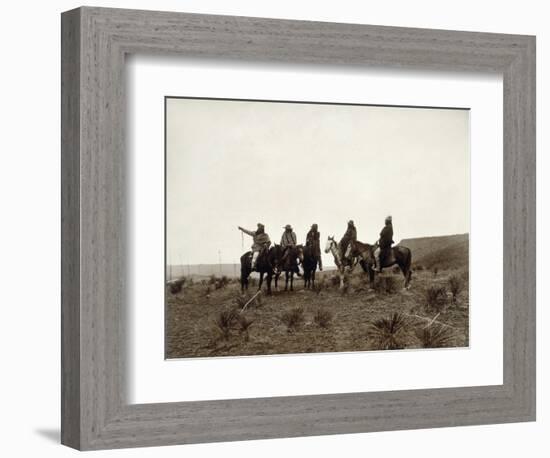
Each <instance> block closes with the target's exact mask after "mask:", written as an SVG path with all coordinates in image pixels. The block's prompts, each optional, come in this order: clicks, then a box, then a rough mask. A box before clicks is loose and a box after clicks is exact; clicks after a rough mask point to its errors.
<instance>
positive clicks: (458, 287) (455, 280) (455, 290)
mask: <svg viewBox="0 0 550 458" xmlns="http://www.w3.org/2000/svg"><path fill="white" fill-rule="evenodd" d="M463 286H464V283H463V282H462V279H461V278H460V277H459V276H458V275H451V276H450V277H449V290H450V291H451V294H452V301H453V304H456V299H457V297H458V295H459V294H460V292H461V291H462V287H463Z"/></svg>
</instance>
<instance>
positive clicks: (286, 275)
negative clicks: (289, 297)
mask: <svg viewBox="0 0 550 458" xmlns="http://www.w3.org/2000/svg"><path fill="white" fill-rule="evenodd" d="M285 291H288V270H285Z"/></svg>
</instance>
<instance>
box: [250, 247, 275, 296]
mask: <svg viewBox="0 0 550 458" xmlns="http://www.w3.org/2000/svg"><path fill="white" fill-rule="evenodd" d="M281 255H282V249H281V247H280V245H274V246H272V247H271V248H269V249H265V250H263V251H262V252H261V253H260V254H259V256H258V259H257V261H256V271H257V272H259V273H260V281H259V285H258V289H259V290H260V289H262V283H263V280H264V274H265V275H266V284H267V294H271V279H272V278H273V272H274V270H275V269H276V268H277V267H278V264H279V262H280V261H279V260H280V258H281ZM251 273H252V252H251V251H247V252H246V253H245V254H243V255H242V256H241V292H242V293H244V291H245V290H246V289H248V277H249V276H250V274H251Z"/></svg>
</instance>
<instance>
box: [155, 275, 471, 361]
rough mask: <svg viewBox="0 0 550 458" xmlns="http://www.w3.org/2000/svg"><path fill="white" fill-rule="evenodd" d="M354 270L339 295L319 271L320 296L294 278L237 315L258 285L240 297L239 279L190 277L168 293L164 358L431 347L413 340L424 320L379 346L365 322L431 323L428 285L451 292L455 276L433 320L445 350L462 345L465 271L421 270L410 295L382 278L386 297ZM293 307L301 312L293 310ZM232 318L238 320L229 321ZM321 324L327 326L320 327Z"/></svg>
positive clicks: (466, 308) (398, 284)
mask: <svg viewBox="0 0 550 458" xmlns="http://www.w3.org/2000/svg"><path fill="white" fill-rule="evenodd" d="M359 271H360V269H356V270H355V272H354V273H353V274H352V275H350V276H349V279H348V281H347V283H348V285H349V288H350V289H349V291H348V293H347V294H345V295H342V294H341V292H340V289H339V279H338V277H337V276H336V275H335V274H334V271H326V272H322V273H321V274H319V273H318V274H317V279H316V285H321V287H320V288H319V289H320V291H316V290H313V291H311V290H305V289H304V288H303V282H302V281H297V282H295V285H294V286H295V291H294V292H292V293H291V292H283V291H281V292H277V291H274V292H273V295H272V296H267V295H265V294H261V295H259V296H258V298H257V300H254V301H252V302H251V303H250V304H249V305H248V306H247V308H246V311H245V313H238V312H239V311H240V310H242V307H243V306H244V304H245V303H246V302H247V301H248V300H249V299H250V298H251V297H252V296H253V295H254V294H255V293H256V291H257V289H256V288H257V287H256V288H254V287H253V286H250V289H249V291H248V292H247V293H246V294H245V295H241V294H240V284H239V282H238V281H230V282H228V283H227V285H226V286H225V287H223V288H219V289H215V288H214V286H213V285H209V284H208V283H209V279H208V278H207V279H206V282H205V283H206V284H202V281H201V279H198V280H197V279H195V282H194V284H193V285H189V284H188V282H186V283H185V288H184V289H185V294H184V295H171V294H167V296H166V298H167V308H166V313H167V316H166V348H167V356H168V358H181V357H195V356H200V357H205V356H233V355H271V354H289V353H310V352H341V351H342V352H349V351H368V350H374V349H378V348H384V347H392V348H393V347H402V348H405V349H409V348H425V345H434V346H435V345H439V344H438V343H437V342H436V343H433V344H431V343H429V342H430V340H429V339H430V338H432V336H427V337H426V338H424V336H423V335H420V334H419V335H417V332H416V331H417V328H418V329H422V327H423V326H425V325H426V323H427V322H426V321H421V320H418V321H416V320H414V322H412V321H411V323H410V324H408V325H407V326H405V327H404V328H403V329H402V330H401V331H400V332H397V333H395V332H393V334H394V336H393V339H394V342H391V341H390V342H389V344H388V342H386V343H384V339H383V338H381V337H379V338H376V339H374V338H373V337H374V336H373V335H371V334H372V327H371V324H372V323H375V322H377V321H379V320H381V319H386V320H388V319H390V318H391V317H392V315H393V314H395V313H402V314H416V315H419V316H424V317H426V318H428V319H431V318H433V317H434V316H435V315H436V313H439V312H437V311H435V310H432V309H431V308H430V307H428V306H427V300H426V295H427V290H428V289H429V288H431V287H434V288H441V287H444V288H446V289H447V288H449V285H448V282H449V279H450V277H451V276H452V275H458V276H459V277H460V278H461V279H462V281H463V283H464V287H463V289H462V291H461V292H460V294H459V295H458V296H457V297H456V302H457V303H456V304H455V305H454V306H452V307H445V306H443V307H441V312H440V315H439V316H438V317H437V321H438V322H442V323H445V324H447V325H450V326H452V327H453V328H454V329H453V333H454V339H453V341H452V342H451V341H445V342H443V345H444V346H468V344H469V336H468V335H469V330H468V312H469V294H468V293H469V291H468V287H467V284H468V283H467V282H468V273H467V271H466V272H464V271H463V270H462V269H455V270H440V272H439V275H438V278H437V279H434V278H433V273H432V271H431V270H428V269H425V270H424V271H420V272H417V273H416V275H415V276H414V278H413V282H412V283H411V288H410V289H409V290H403V289H402V285H403V277H402V275H392V274H387V276H388V277H392V278H393V279H394V280H390V281H394V283H395V285H394V286H395V287H396V290H395V292H392V293H387V292H385V291H384V289H381V290H380V291H373V290H371V289H370V288H369V287H368V282H367V281H366V275H365V274H363V273H361V272H359ZM382 276H386V274H384V275H382ZM331 278H335V280H331ZM218 280H220V279H219V278H218ZM333 281H334V286H332V282H333ZM207 289H208V294H206V293H207ZM391 289H392V290H393V287H391ZM446 302H447V301H446ZM448 302H449V303H450V298H449V300H448ZM260 305H261V307H260ZM295 309H298V310H301V311H302V312H295V311H294V310H295ZM325 314H326V315H327V316H328V315H329V314H330V315H331V318H330V320H329V319H328V318H324V317H322V315H325ZM231 315H233V316H234V317H237V318H236V319H233V320H232V319H231ZM243 315H246V321H247V322H248V321H250V324H245V325H244V326H245V328H246V329H243V325H242V324H241V322H240V321H239V316H243ZM283 316H288V318H284V320H285V321H287V322H288V323H289V324H290V329H289V327H288V326H287V324H286V322H285V321H283ZM323 323H325V325H326V327H323V326H324V325H323ZM243 324H244V322H243ZM435 324H436V323H434V324H433V325H432V327H433V326H435ZM414 325H416V326H414ZM374 327H376V326H374ZM212 328H214V332H213V331H212ZM382 329H384V325H382ZM289 330H290V332H289ZM430 332H432V331H430ZM390 334H392V333H391V332H390ZM382 335H383V331H382ZM213 337H214V338H213ZM432 340H433V339H432ZM425 342H428V343H427V344H426V343H425ZM432 348H433V347H432Z"/></svg>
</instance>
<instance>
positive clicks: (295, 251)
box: [275, 245, 304, 291]
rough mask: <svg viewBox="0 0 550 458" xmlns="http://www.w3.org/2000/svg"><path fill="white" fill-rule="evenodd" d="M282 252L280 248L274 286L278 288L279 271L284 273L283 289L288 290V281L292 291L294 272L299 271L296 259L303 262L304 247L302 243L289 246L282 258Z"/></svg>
mask: <svg viewBox="0 0 550 458" xmlns="http://www.w3.org/2000/svg"><path fill="white" fill-rule="evenodd" d="M283 252H284V250H283V248H281V260H280V263H279V266H280V269H279V272H277V273H276V274H275V288H278V286H279V285H278V283H279V276H280V275H281V272H284V273H285V291H288V284H289V282H290V291H294V274H295V273H298V272H300V271H299V269H298V261H300V262H302V263H303V260H304V247H303V246H302V245H297V246H295V247H289V248H288V249H287V254H286V256H285V259H284V260H283V259H282V253H283Z"/></svg>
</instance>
